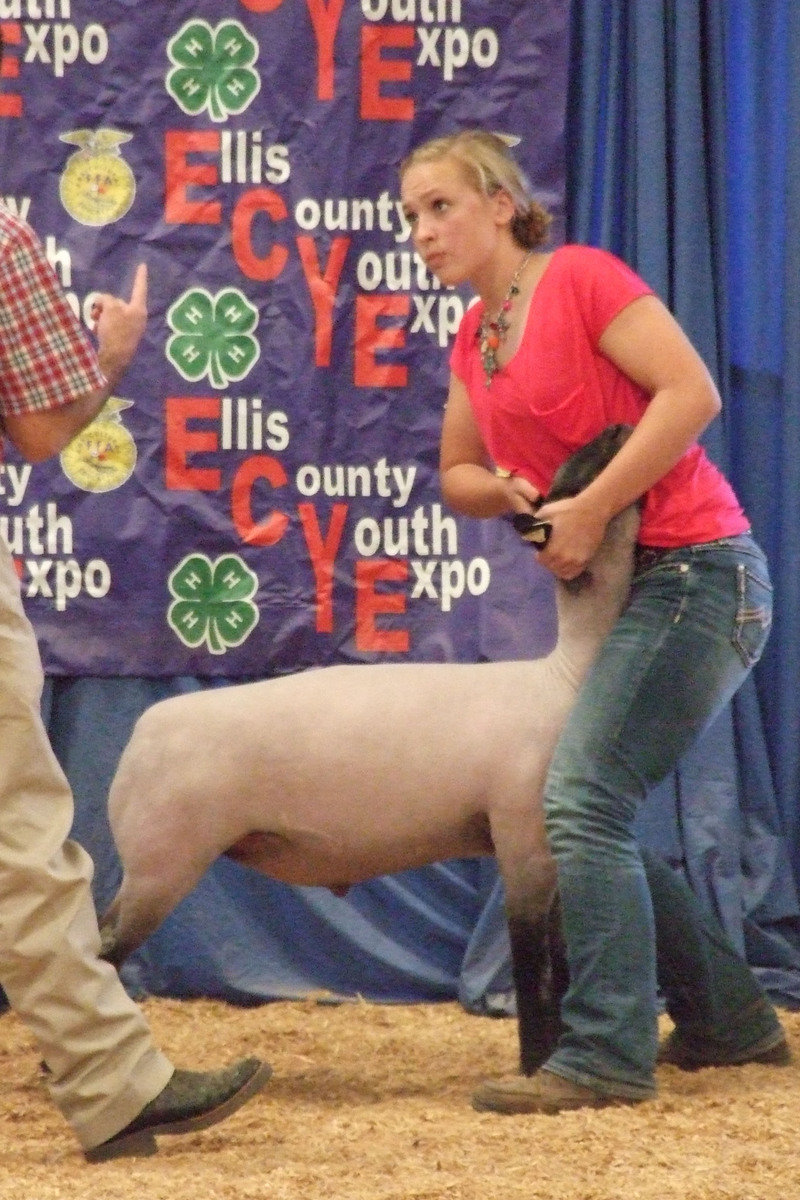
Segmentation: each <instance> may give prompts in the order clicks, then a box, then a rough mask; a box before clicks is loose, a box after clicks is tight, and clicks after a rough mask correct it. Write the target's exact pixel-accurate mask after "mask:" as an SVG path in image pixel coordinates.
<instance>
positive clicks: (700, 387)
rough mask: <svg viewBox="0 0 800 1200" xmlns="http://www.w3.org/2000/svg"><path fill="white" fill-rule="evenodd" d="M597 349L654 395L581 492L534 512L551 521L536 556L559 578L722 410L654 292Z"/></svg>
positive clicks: (573, 569) (575, 568)
mask: <svg viewBox="0 0 800 1200" xmlns="http://www.w3.org/2000/svg"><path fill="white" fill-rule="evenodd" d="M600 349H601V350H602V352H603V354H605V356H606V357H607V358H608V359H610V360H611V362H613V363H614V364H615V366H617V367H618V368H619V370H620V371H622V372H623V373H624V374H625V375H627V376H628V378H629V379H631V380H633V382H634V383H636V384H638V385H639V387H641V388H642V389H643V390H644V391H645V392H647V393H649V395H650V397H651V399H650V401H649V403H648V405H647V408H646V409H645V412H644V414H643V416H642V418H641V420H640V421H639V423H638V424H637V426H636V428H635V429H634V431H633V433H632V434H631V436H630V438H629V439H628V441H627V442H626V443H625V445H624V446H623V447H622V449H621V450H620V451H619V453H618V454H617V455H615V457H614V458H613V459H612V460H611V462H610V463H609V465H608V466H607V467H606V468H605V470H604V471H602V472H601V473H600V475H598V476H597V478H596V479H595V480H594V481H593V482H592V483H591V484H589V486H588V487H587V488H586V489H585V490H584V491H583V492H581V494H580V496H576V497H575V498H574V499H572V500H560V501H558V502H556V503H554V504H552V505H544V506H543V507H542V508H541V509H540V510H539V513H538V514H537V515H538V516H539V518H540V519H541V520H547V521H550V522H551V523H552V525H553V533H552V535H551V538H550V541H549V542H548V544H547V547H546V548H545V549H544V550H543V551H542V552H541V560H542V562H543V563H544V564H545V566H547V567H549V568H550V570H551V571H553V572H554V573H555V574H556V575H559V576H560V577H561V578H563V579H570V578H573V577H574V576H575V575H578V574H579V573H580V571H582V570H583V568H584V567H585V565H586V563H587V562H588V561H589V559H590V558H591V557H592V555H593V554H594V552H595V550H596V549H597V547H598V546H599V544H600V542H601V541H602V538H603V533H604V531H605V527H606V525H607V524H608V522H609V521H610V520H611V518H612V517H613V516H615V515H616V514H617V513H618V512H621V511H622V510H623V509H624V508H627V506H628V505H629V504H631V503H632V502H633V501H635V500H638V499H639V497H640V496H642V495H644V493H645V492H646V491H647V490H648V488H650V487H652V486H653V484H654V483H656V482H657V481H658V480H659V479H661V478H662V477H663V476H664V475H666V473H667V472H668V471H669V470H671V469H672V467H674V466H675V464H676V462H678V460H679V459H680V458H681V456H682V455H683V454H684V453H685V451H686V450H687V449H688V448H689V446H691V445H692V443H693V442H695V441H696V440H697V438H698V437H699V435H700V434H701V433H702V432H703V430H704V429H705V428H706V426H707V425H708V424H709V422H710V421H712V420H713V418H714V417H715V416H716V415H717V413H718V412H719V411H720V408H721V407H722V403H721V400H720V397H719V393H718V391H717V389H716V386H715V385H714V381H713V380H712V378H711V375H710V374H709V372H708V369H707V367H706V366H705V364H704V362H703V360H702V359H701V358H700V355H699V354H698V353H697V351H696V350H695V349H694V347H693V346H692V344H691V342H690V341H689V339H688V338H687V336H686V334H685V333H684V332H683V330H682V329H681V327H680V325H679V324H678V322H677V321H676V320H675V318H674V317H673V316H672V315H671V313H670V312H669V310H668V309H667V308H666V307H665V305H664V304H662V302H661V301H660V300H658V299H657V298H656V297H655V296H642V297H641V298H640V299H638V300H634V301H633V302H632V303H631V304H629V305H628V306H627V307H626V308H624V309H623V310H622V312H621V313H619V314H618V316H616V317H615V318H614V320H613V321H611V323H610V324H609V325H608V326H607V328H606V329H605V331H604V333H603V334H602V336H601V338H600Z"/></svg>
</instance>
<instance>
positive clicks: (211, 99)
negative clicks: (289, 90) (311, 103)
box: [166, 20, 261, 121]
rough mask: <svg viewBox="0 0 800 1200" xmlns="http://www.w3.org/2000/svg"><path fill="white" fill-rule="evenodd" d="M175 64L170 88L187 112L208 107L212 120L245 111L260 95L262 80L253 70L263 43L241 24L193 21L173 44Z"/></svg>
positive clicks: (171, 54)
mask: <svg viewBox="0 0 800 1200" xmlns="http://www.w3.org/2000/svg"><path fill="white" fill-rule="evenodd" d="M167 54H168V55H169V59H170V62H171V63H173V64H174V65H173V67H172V70H171V71H170V72H169V74H168V75H167V80H166V88H167V91H168V92H169V94H170V95H171V96H172V98H173V100H175V102H176V103H177V104H178V105H180V107H181V108H182V109H183V111H184V112H185V113H189V114H190V115H191V116H197V114H198V113H201V112H202V111H203V109H208V112H209V115H210V117H211V120H212V121H224V120H225V119H226V117H229V116H231V115H233V114H236V113H241V112H244V110H245V109H246V108H247V106H248V105H249V104H250V102H251V101H252V99H253V97H254V96H255V95H257V94H258V91H259V89H260V87H261V78H260V76H259V74H258V72H257V71H254V70H253V63H254V62H255V61H256V59H257V58H258V42H256V41H254V39H253V38H251V37H250V34H249V33H248V32H247V30H246V29H245V28H244V26H243V25H241V24H240V23H239V21H220V23H219V25H217V27H216V29H212V27H211V26H210V25H209V23H208V21H202V20H194V21H188V22H187V23H186V24H185V25H183V26H181V28H180V29H179V30H178V32H177V33H176V34H175V36H174V37H173V38H171V39H170V42H169V44H168V46H167Z"/></svg>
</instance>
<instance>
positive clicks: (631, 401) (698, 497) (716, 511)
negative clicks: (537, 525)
mask: <svg viewBox="0 0 800 1200" xmlns="http://www.w3.org/2000/svg"><path fill="white" fill-rule="evenodd" d="M650 293H651V289H650V288H649V287H648V286H647V284H646V283H645V282H644V280H642V279H640V278H639V276H638V275H636V274H635V272H633V271H631V269H630V268H629V267H627V266H626V265H625V263H623V262H622V261H621V260H620V259H618V258H615V257H614V255H613V254H609V253H608V252H607V251H605V250H597V249H593V248H591V247H588V246H577V245H569V246H562V247H560V248H559V249H558V250H556V251H555V253H554V254H553V256H552V258H551V259H550V262H549V263H548V266H547V268H546V270H545V272H544V275H543V276H542V278H541V279H540V280H539V284H538V286H537V288H536V290H535V292H534V295H533V299H532V300H531V305H530V310H529V313H528V318H527V323H526V326H525V332H524V334H523V338H522V342H521V344H520V347H519V349H518V351H517V352H516V354H515V355H514V357H513V358H512V359H511V360H510V362H508V363H507V364H506V366H505V367H502V368H501V369H500V370H499V371H498V372H497V374H496V375H495V376H494V378H493V379H492V383H491V386H490V387H488V388H487V387H486V377H485V375H484V371H483V364H482V363H481V358H480V353H479V348H478V327H479V325H480V320H481V316H482V313H483V305H482V304H481V303H478V304H475V305H473V306H472V308H470V309H468V310H467V312H466V313H465V314H464V319H463V321H462V322H461V325H460V327H459V330H458V333H457V334H456V339H455V343H454V345H453V350H452V354H451V357H450V366H451V368H452V370H453V373H454V374H455V375H456V376H457V377H458V378H459V379H460V380H461V381H462V382H463V383H464V385H465V386H466V388H467V391H468V394H469V398H470V402H471V404H472V409H473V412H474V414H475V419H476V421H477V423H478V428H479V429H480V431H481V435H482V437H483V440H484V443H485V445H486V449H487V450H488V452H489V454H490V455H491V457H492V459H493V460H494V462H495V463H496V464H497V465H498V466H502V467H505V468H507V469H509V470H512V471H514V472H516V473H517V474H519V475H523V476H524V477H525V478H526V479H529V480H530V482H531V483H532V484H533V485H534V486H535V487H536V488H538V490H539V491H540V492H542V493H545V492H546V491H547V490H548V488H549V486H550V483H551V482H552V479H553V476H554V474H555V472H556V470H557V469H558V467H559V466H561V464H562V463H563V462H564V460H565V459H566V458H568V457H569V455H570V454H572V453H573V451H575V450H577V449H578V448H579V447H580V446H583V445H585V444H586V443H587V442H589V441H591V440H592V438H594V437H596V436H597V434H599V433H600V432H601V431H602V430H603V429H605V428H606V426H607V425H614V424H616V423H617V422H625V423H626V424H630V425H635V424H636V423H637V422H638V421H639V420H640V418H641V416H642V414H643V412H644V410H645V408H646V407H647V403H648V401H649V396H648V395H647V393H646V392H644V391H643V390H642V389H641V388H640V387H638V386H637V385H636V384H635V383H633V382H632V381H631V380H630V379H629V378H628V377H627V376H626V375H624V374H623V373H622V372H621V371H620V370H619V369H618V368H617V367H616V366H615V365H614V363H612V362H611V361H610V360H609V359H608V358H606V357H605V355H603V353H602V352H601V351H600V349H599V346H598V343H599V340H600V337H601V335H602V333H603V330H604V329H605V328H606V326H607V325H608V324H609V323H610V322H611V321H612V320H613V318H614V317H615V316H616V315H617V314H618V313H619V312H621V311H622V309H623V308H625V306H626V305H627V304H630V303H631V301H633V300H636V299H638V298H639V297H640V296H646V295H649V294H650ZM748 528H749V522H748V520H747V517H746V516H745V514H744V513H743V512H742V509H741V506H740V505H739V502H738V500H737V499H736V496H735V494H734V492H733V489H732V488H731V486H730V484H729V483H728V482H727V480H726V479H725V477H724V475H722V474H721V472H720V471H719V470H718V469H717V468H716V467H715V466H714V464H713V463H712V462H711V461H710V459H709V458H708V457H707V455H706V453H705V451H704V450H703V449H702V447H701V446H699V445H698V444H696V443H695V444H694V445H692V446H690V447H689V449H688V450H687V451H686V453H685V454H684V455H683V457H682V458H681V459H680V461H679V462H677V463H676V464H675V466H674V467H673V468H672V470H671V471H669V472H668V473H667V474H666V475H665V476H664V477H663V478H662V479H660V480H659V481H658V482H657V483H656V484H654V485H653V487H652V488H651V489H650V490H649V492H648V493H647V498H646V501H645V505H644V510H643V513H642V524H641V529H640V533H639V541H640V542H642V543H643V544H645V545H650V546H686V545H690V544H692V543H694V542H709V541H713V540H714V539H715V538H719V537H726V536H732V535H734V534H737V533H744V532H745V531H746V530H747V529H748Z"/></svg>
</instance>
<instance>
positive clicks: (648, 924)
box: [544, 534, 772, 1099]
mask: <svg viewBox="0 0 800 1200" xmlns="http://www.w3.org/2000/svg"><path fill="white" fill-rule="evenodd" d="M771 615H772V587H771V584H770V580H769V572H768V569H767V564H766V560H765V557H764V555H763V553H762V552H761V550H760V549H759V547H758V546H757V544H756V543H755V542H754V541H753V539H752V538H751V537H750V536H749V535H748V534H745V535H742V536H739V537H731V538H723V539H720V540H719V541H716V542H709V543H706V544H701V545H694V546H686V547H681V548H680V549H677V550H674V551H669V552H668V553H667V554H665V555H664V556H663V557H662V558H661V559H660V560H659V561H658V562H657V564H656V565H655V566H652V567H650V568H649V569H646V570H643V571H642V572H640V573H638V574H637V575H636V576H635V577H634V581H633V585H632V588H631V595H630V600H629V603H628V605H627V607H626V609H625V611H624V613H623V614H622V616H621V617H620V619H619V621H618V622H617V624H616V626H615V627H614V629H613V630H612V632H611V634H610V636H609V637H608V639H607V641H606V642H605V644H604V646H603V648H602V649H601V651H600V655H599V656H598V659H597V661H596V663H595V665H594V667H593V668H592V671H591V673H590V675H589V677H588V678H587V680H586V682H585V683H584V685H583V687H582V689H581V692H580V694H579V697H578V701H577V704H576V706H575V708H574V710H573V712H572V715H571V716H570V719H569V721H568V723H567V726H566V728H565V730H564V733H563V734H562V736H561V739H560V741H559V744H558V746H557V748H556V752H555V755H554V757H553V761H552V765H551V767H550V771H549V775H548V779H547V784H546V787H545V816H546V822H547V832H548V836H549V839H550V844H551V847H552V850H553V854H554V855H555V858H556V862H557V865H558V886H559V892H560V896H561V905H562V913H563V925H564V935H565V938H566V945H567V959H568V963H569V972H570V986H569V990H568V991H567V994H566V996H565V997H564V1001H563V1004H562V1017H563V1021H564V1024H565V1026H566V1031H565V1033H564V1034H563V1036H562V1037H561V1039H560V1041H559V1043H558V1046H557V1047H556V1050H555V1051H554V1053H553V1054H552V1055H551V1057H550V1058H549V1059H548V1061H547V1063H546V1065H545V1068H544V1069H546V1070H552V1071H553V1072H555V1073H556V1074H558V1075H562V1076H564V1077H565V1078H567V1079H571V1080H573V1081H575V1082H577V1083H582V1084H584V1085H585V1086H588V1087H594V1088H596V1089H597V1090H599V1091H602V1092H604V1093H608V1094H612V1095H618V1096H624V1097H628V1098H633V1099H642V1098H645V1097H647V1096H650V1095H652V1094H653V1093H654V1091H655V1082H654V1068H655V1061H656V1051H657V1036H658V1031H657V1000H656V970H655V938H654V925H653V910H652V904H651V900H650V894H649V891H648V888H647V882H646V879H645V874H644V869H643V866H642V860H641V856H640V854H639V851H638V848H637V844H636V839H635V837H634V834H633V830H632V825H633V820H634V817H635V815H636V813H637V811H638V808H639V806H640V804H641V803H642V801H643V800H644V799H645V797H646V795H647V793H648V792H649V791H650V790H651V788H653V787H654V786H655V785H656V784H657V783H659V782H660V781H661V780H662V779H663V778H664V777H665V776H666V775H668V774H669V772H670V771H671V770H672V769H673V768H674V767H675V766H676V765H677V763H678V760H679V759H680V758H681V756H682V755H683V754H684V752H685V751H686V750H687V749H688V748H689V746H690V745H691V744H692V743H693V742H694V741H695V739H696V738H697V737H698V736H699V735H700V733H702V731H703V729H704V728H705V727H706V726H707V725H708V724H709V723H710V722H711V721H712V720H713V719H714V717H715V716H716V715H717V714H718V713H719V711H720V710H721V708H722V707H723V706H724V705H725V703H726V702H727V701H728V700H729V699H730V697H731V696H732V695H733V693H734V692H735V691H736V690H737V688H738V687H739V686H740V685H741V683H742V682H743V680H744V679H745V677H746V676H747V674H748V672H749V671H750V670H751V668H752V667H753V665H754V664H755V663H756V662H757V661H758V659H759V657H760V655H761V652H762V650H763V647H764V643H765V642H766V639H767V635H768V632H769V626H770V622H771Z"/></svg>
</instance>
